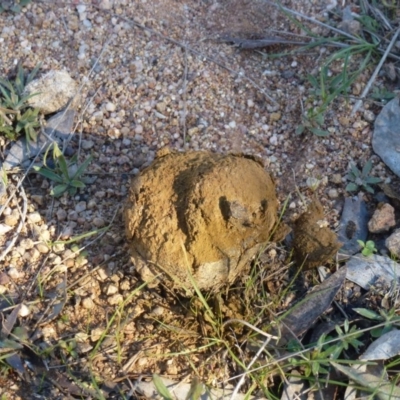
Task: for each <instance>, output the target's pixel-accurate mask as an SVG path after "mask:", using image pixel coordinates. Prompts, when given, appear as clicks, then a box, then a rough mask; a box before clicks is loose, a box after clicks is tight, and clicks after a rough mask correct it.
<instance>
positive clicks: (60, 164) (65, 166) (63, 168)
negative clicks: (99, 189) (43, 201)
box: [34, 142, 92, 197]
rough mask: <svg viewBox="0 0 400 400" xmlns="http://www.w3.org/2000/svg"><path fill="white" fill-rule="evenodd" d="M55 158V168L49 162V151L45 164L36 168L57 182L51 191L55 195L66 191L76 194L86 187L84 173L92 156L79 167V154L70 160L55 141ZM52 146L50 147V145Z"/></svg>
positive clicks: (46, 154) (58, 195)
mask: <svg viewBox="0 0 400 400" xmlns="http://www.w3.org/2000/svg"><path fill="white" fill-rule="evenodd" d="M52 146H53V160H54V168H51V167H50V166H49V165H48V163H47V156H48V151H49V149H47V151H46V153H45V156H44V166H43V167H38V166H35V167H34V170H35V171H36V172H38V173H39V174H41V175H43V176H44V177H46V178H48V179H50V180H51V181H53V182H55V183H57V185H56V186H54V187H53V188H52V190H51V192H50V194H51V195H52V196H54V197H60V196H61V195H62V194H63V193H64V192H68V193H69V194H70V195H74V194H75V193H76V192H77V190H78V189H81V188H84V187H85V184H84V183H83V182H82V180H81V178H82V175H83V174H84V173H85V171H86V168H87V166H88V165H89V164H90V162H91V161H92V156H90V157H88V158H87V159H86V160H85V161H84V162H83V163H82V164H81V165H80V166H79V167H78V166H77V156H76V155H75V156H74V157H72V158H71V160H70V162H69V163H67V160H66V159H65V157H64V154H63V153H62V151H61V150H60V148H59V147H58V145H57V143H55V142H54V143H53V145H52ZM49 148H50V147H49Z"/></svg>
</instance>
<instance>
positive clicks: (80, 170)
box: [73, 156, 93, 179]
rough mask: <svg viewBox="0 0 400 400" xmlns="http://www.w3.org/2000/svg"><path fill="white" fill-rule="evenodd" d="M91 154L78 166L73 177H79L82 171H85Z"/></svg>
mask: <svg viewBox="0 0 400 400" xmlns="http://www.w3.org/2000/svg"><path fill="white" fill-rule="evenodd" d="M92 160H93V156H89V157H88V158H87V159H86V160H85V161H84V162H83V163H82V164H81V165H80V166H79V168H78V170H77V171H76V172H75V174H74V176H73V179H76V178H79V177H80V176H81V175H83V173H84V172H85V171H86V168H87V167H88V165H89V164H90V163H91V162H92Z"/></svg>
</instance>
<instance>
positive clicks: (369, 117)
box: [364, 110, 375, 122]
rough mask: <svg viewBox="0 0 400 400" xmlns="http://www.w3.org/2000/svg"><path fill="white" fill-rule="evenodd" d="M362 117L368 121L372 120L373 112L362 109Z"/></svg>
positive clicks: (373, 118)
mask: <svg viewBox="0 0 400 400" xmlns="http://www.w3.org/2000/svg"><path fill="white" fill-rule="evenodd" d="M364 118H365V120H366V121H368V122H374V121H375V114H374V113H373V112H372V111H371V110H364Z"/></svg>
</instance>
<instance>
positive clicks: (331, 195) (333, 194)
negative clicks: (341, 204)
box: [328, 189, 339, 199]
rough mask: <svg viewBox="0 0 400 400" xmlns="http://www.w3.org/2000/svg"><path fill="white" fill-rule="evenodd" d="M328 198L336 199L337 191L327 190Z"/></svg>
mask: <svg viewBox="0 0 400 400" xmlns="http://www.w3.org/2000/svg"><path fill="white" fill-rule="evenodd" d="M328 196H329V198H330V199H337V198H338V197H339V193H338V191H337V189H329V191H328Z"/></svg>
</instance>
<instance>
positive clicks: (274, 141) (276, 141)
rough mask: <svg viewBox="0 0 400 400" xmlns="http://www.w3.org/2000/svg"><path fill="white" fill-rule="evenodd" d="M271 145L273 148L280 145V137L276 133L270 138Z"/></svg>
mask: <svg viewBox="0 0 400 400" xmlns="http://www.w3.org/2000/svg"><path fill="white" fill-rule="evenodd" d="M269 144H270V145H271V146H276V145H277V144H278V136H277V134H276V133H274V134H273V135H272V136H271V137H270V138H269Z"/></svg>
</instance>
